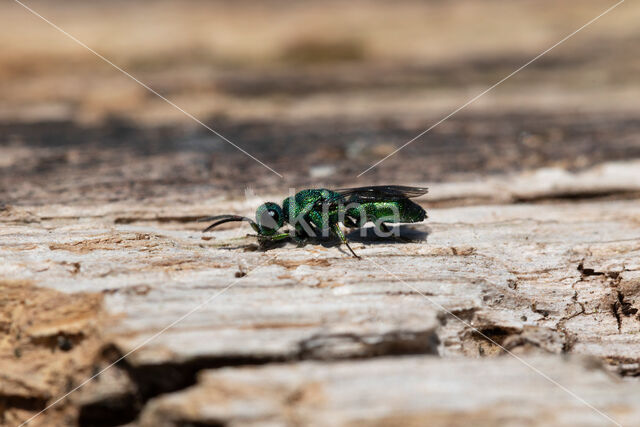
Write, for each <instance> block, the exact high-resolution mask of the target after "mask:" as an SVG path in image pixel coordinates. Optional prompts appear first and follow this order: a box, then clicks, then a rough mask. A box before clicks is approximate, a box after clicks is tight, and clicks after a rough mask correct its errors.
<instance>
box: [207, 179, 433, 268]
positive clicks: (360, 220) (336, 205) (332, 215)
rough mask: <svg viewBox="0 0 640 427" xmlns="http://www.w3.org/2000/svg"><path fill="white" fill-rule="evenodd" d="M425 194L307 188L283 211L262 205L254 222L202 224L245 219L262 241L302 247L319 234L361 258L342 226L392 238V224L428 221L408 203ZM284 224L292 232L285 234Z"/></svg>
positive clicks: (225, 218)
mask: <svg viewBox="0 0 640 427" xmlns="http://www.w3.org/2000/svg"><path fill="white" fill-rule="evenodd" d="M426 193H427V189H426V188H419V187H405V186H400V185H383V186H373V187H358V188H345V189H339V190H327V189H325V188H320V189H309V190H302V191H300V192H298V193H296V194H295V195H294V196H291V197H287V198H286V199H284V201H283V202H282V207H281V206H279V205H278V204H276V203H273V202H267V203H264V204H262V205H260V206H259V207H258V209H257V210H256V220H255V221H253V220H252V219H251V218H247V217H244V216H239V215H217V216H212V217H208V218H203V219H201V220H200V221H215V222H214V223H213V224H211V225H210V226H209V227H207V228H206V229H205V230H203V231H204V232H206V231H209V230H211V229H212V228H214V227H216V226H218V225H220V224H224V223H226V222H231V221H247V222H248V223H249V224H250V225H251V227H252V228H253V229H254V230H255V232H256V233H257V237H258V240H259V241H260V242H261V243H266V242H273V241H280V240H284V239H287V238H293V239H294V240H295V241H297V242H300V243H301V242H304V241H305V240H307V239H309V238H315V237H319V236H322V237H329V236H337V237H339V238H340V240H341V241H342V243H344V244H345V245H346V246H347V248H349V250H350V251H351V253H352V254H353V256H354V257H356V258H359V257H358V255H356V253H355V252H354V251H353V249H351V246H349V242H348V241H347V238H346V237H345V235H344V233H343V232H342V229H341V228H340V224H343V225H344V226H345V227H351V228H353V227H362V226H364V225H365V224H366V223H367V222H373V223H374V225H375V227H376V230H377V231H380V232H382V233H384V234H386V235H389V234H390V232H391V230H390V229H389V228H388V227H387V225H386V224H388V223H403V222H404V223H406V222H421V221H423V220H424V219H425V218H426V217H427V213H426V212H425V210H424V209H422V207H420V206H419V205H417V204H416V203H414V202H412V201H411V200H409V199H411V198H413V197H418V196H422V195H423V194H426ZM285 223H287V224H289V225H290V226H291V229H290V230H284V231H281V230H280V229H281V228H282V227H283V226H284V224H285Z"/></svg>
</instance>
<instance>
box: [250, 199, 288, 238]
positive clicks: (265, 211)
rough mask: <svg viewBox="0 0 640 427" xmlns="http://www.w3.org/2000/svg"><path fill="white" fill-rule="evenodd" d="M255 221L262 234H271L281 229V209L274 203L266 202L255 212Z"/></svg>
mask: <svg viewBox="0 0 640 427" xmlns="http://www.w3.org/2000/svg"><path fill="white" fill-rule="evenodd" d="M256 221H257V223H258V226H259V227H260V230H261V233H262V234H272V233H274V232H275V231H276V230H278V229H279V228H280V227H282V224H283V222H284V221H283V216H282V209H281V208H280V206H278V205H276V204H275V203H272V202H267V203H265V204H263V205H261V206H260V207H259V208H258V210H257V211H256Z"/></svg>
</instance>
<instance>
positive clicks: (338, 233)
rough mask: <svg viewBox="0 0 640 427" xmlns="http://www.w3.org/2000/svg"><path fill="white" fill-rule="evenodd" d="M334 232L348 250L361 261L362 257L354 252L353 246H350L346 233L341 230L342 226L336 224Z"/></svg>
mask: <svg viewBox="0 0 640 427" xmlns="http://www.w3.org/2000/svg"><path fill="white" fill-rule="evenodd" d="M333 231H334V232H335V233H336V234H337V235H338V237H340V240H342V243H344V244H345V245H346V246H347V248H349V250H350V251H351V253H352V254H353V256H354V257H356V258H358V259H360V257H359V256H358V255H356V253H355V252H354V251H353V249H351V246H349V241H348V240H347V238H346V236H345V235H344V233H343V232H342V230H340V226H339V225H338V224H335V225H334V226H333Z"/></svg>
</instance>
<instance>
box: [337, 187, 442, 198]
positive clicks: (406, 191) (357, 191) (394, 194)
mask: <svg viewBox="0 0 640 427" xmlns="http://www.w3.org/2000/svg"><path fill="white" fill-rule="evenodd" d="M334 191H335V192H336V193H338V194H340V196H341V200H346V199H351V200H358V201H367V202H373V201H378V200H379V201H385V200H400V199H412V198H414V197H419V196H422V195H424V194H427V192H428V191H429V189H428V188H425V187H407V186H404V185H374V186H371V187H355V188H340V189H337V190H334Z"/></svg>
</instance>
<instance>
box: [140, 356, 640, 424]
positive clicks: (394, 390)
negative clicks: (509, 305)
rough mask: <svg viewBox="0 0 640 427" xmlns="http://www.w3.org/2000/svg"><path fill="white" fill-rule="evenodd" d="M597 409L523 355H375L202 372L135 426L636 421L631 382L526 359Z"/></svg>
mask: <svg viewBox="0 0 640 427" xmlns="http://www.w3.org/2000/svg"><path fill="white" fill-rule="evenodd" d="M524 361H525V362H526V363H527V364H529V365H530V366H532V367H534V368H535V369H539V370H541V371H544V372H545V373H546V374H547V375H548V376H549V377H550V379H551V380H552V381H557V382H558V383H560V384H562V385H563V386H565V387H567V388H568V389H569V390H571V391H572V392H573V393H576V394H577V395H578V396H580V397H582V398H584V399H586V400H587V401H588V402H590V404H592V405H594V407H595V408H597V409H598V410H599V411H602V414H600V413H598V412H596V411H595V410H592V409H590V408H588V407H586V406H585V405H584V404H583V403H582V402H580V401H578V400H576V399H575V398H574V397H573V396H571V395H569V394H568V393H566V392H565V391H563V390H560V389H559V388H558V386H557V385H555V384H554V383H552V382H551V381H549V380H547V379H545V378H543V377H542V376H540V375H539V374H537V373H536V372H534V371H532V370H531V369H530V368H529V367H528V366H526V365H524V364H523V363H521V362H520V361H517V360H515V359H511V358H501V359H490V360H487V359H475V360H465V359H445V360H442V359H438V358H434V357H405V358H381V359H377V360H374V361H358V362H353V361H352V362H340V363H335V364H325V363H316V362H304V363H299V364H292V365H282V366H271V367H264V368H262V367H259V368H235V369H222V370H217V371H206V372H204V373H203V374H201V375H200V378H199V382H198V385H197V386H195V387H193V388H191V389H188V390H185V391H182V392H179V393H174V394H172V395H169V396H164V397H160V398H157V399H154V400H152V401H151V402H149V404H148V405H147V407H146V408H145V410H144V412H143V414H142V416H141V422H140V425H141V426H149V427H150V426H158V427H160V426H162V427H168V426H179V425H185V424H188V423H189V422H195V423H211V424H214V425H217V424H223V425H231V426H253V425H273V426H278V425H311V426H326V425H344V426H352V425H364V426H380V425H385V426H389V425H391V426H407V425H409V426H421V425H429V426H465V425H470V424H472V425H481V426H491V425H519V426H545V425H554V426H574V425H582V426H601V425H607V424H608V423H610V422H611V420H610V419H608V418H607V417H613V419H615V420H616V421H617V422H620V423H622V424H623V425H634V424H635V423H637V420H638V419H639V418H640V408H639V407H638V404H637V400H638V398H639V397H640V389H639V388H638V387H637V385H634V384H629V383H621V382H620V381H618V380H616V379H615V378H612V377H611V376H608V375H606V374H605V372H603V371H602V370H601V369H599V368H598V367H597V365H594V364H593V363H592V362H589V361H585V360H575V359H571V360H559V359H558V358H550V357H538V358H526V359H524Z"/></svg>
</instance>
